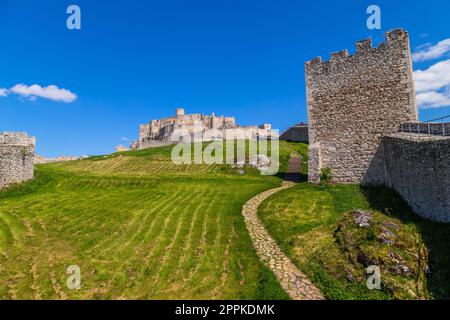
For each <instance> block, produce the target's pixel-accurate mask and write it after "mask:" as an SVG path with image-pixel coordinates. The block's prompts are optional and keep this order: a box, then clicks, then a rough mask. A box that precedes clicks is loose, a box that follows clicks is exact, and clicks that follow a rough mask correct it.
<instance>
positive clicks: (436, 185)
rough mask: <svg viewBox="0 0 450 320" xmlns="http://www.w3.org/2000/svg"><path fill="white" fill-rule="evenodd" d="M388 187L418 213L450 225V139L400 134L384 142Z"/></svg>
mask: <svg viewBox="0 0 450 320" xmlns="http://www.w3.org/2000/svg"><path fill="white" fill-rule="evenodd" d="M382 153H383V155H384V159H385V166H386V167H385V169H386V170H385V172H386V184H387V185H388V186H390V187H392V188H394V189H395V190H397V192H398V193H400V194H401V195H402V197H403V198H404V199H405V200H406V201H407V202H408V203H409V204H410V206H411V207H412V209H413V210H414V212H416V213H417V214H419V215H421V216H423V217H425V218H428V219H432V220H435V221H441V222H450V137H443V136H442V137H438V136H436V137H431V138H430V137H424V136H423V135H422V136H419V135H417V134H413V135H410V134H409V133H403V134H402V133H398V134H394V135H390V136H388V137H385V138H384V139H383V145H382Z"/></svg>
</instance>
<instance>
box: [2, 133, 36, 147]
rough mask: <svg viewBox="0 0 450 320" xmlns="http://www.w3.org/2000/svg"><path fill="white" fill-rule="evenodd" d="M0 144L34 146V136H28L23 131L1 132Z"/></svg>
mask: <svg viewBox="0 0 450 320" xmlns="http://www.w3.org/2000/svg"><path fill="white" fill-rule="evenodd" d="M0 144H2V145H18V146H24V147H28V146H33V147H34V146H35V145H36V138H35V137H30V136H29V135H28V134H27V133H25V132H1V133H0Z"/></svg>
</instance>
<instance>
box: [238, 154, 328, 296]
mask: <svg viewBox="0 0 450 320" xmlns="http://www.w3.org/2000/svg"><path fill="white" fill-rule="evenodd" d="M291 161H292V163H291ZM298 161H300V163H301V159H299V158H298V157H291V159H290V160H289V162H290V164H292V167H294V166H295V165H296V163H297V162H298ZM297 168H299V166H297ZM291 173H293V172H291ZM297 174H298V175H299V174H300V172H297ZM290 176H292V175H286V178H289V177H290ZM294 185H295V183H294V182H292V181H284V182H283V184H282V185H281V187H278V188H275V189H271V190H267V191H264V192H262V193H260V194H258V195H257V196H255V197H254V198H252V199H250V200H249V201H247V203H246V204H245V205H244V207H243V208H242V215H243V216H244V220H245V224H246V225H247V229H248V231H249V234H250V237H251V239H252V242H253V245H254V247H255V249H256V252H257V254H258V256H259V258H260V259H261V260H262V261H263V262H264V263H265V264H266V265H267V266H268V267H269V268H270V269H271V270H272V271H273V273H274V274H275V276H276V277H277V278H278V281H279V282H280V284H281V286H282V288H283V289H284V290H285V291H286V292H287V293H288V294H289V296H290V297H291V298H292V299H294V300H323V299H325V297H324V296H323V294H322V293H321V292H320V290H319V289H317V288H316V287H315V286H314V285H313V284H312V283H311V282H310V281H309V280H308V278H307V277H306V276H305V275H304V274H303V273H302V272H301V271H300V270H298V269H297V267H296V266H295V265H294V264H293V263H292V262H291V260H289V258H288V257H287V256H286V255H285V254H284V253H283V251H282V250H281V248H280V247H279V246H278V244H277V243H276V242H275V240H274V239H273V238H272V237H271V236H270V234H269V233H268V232H267V230H266V229H265V228H264V225H263V224H262V223H261V221H260V220H259V218H258V214H257V212H258V207H259V206H260V205H261V203H262V202H263V201H264V200H266V199H267V198H269V197H270V196H272V195H274V194H275V193H277V192H279V191H281V190H285V189H289V188H291V187H293V186H294Z"/></svg>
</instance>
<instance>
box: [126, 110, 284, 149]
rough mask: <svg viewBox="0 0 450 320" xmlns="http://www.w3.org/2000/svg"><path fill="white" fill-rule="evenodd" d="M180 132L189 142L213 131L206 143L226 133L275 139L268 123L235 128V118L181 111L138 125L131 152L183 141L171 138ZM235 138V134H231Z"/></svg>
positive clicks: (176, 137) (224, 135) (177, 137)
mask: <svg viewBox="0 0 450 320" xmlns="http://www.w3.org/2000/svg"><path fill="white" fill-rule="evenodd" d="M177 129H178V130H181V131H183V132H184V133H185V136H189V137H190V138H191V141H197V140H200V138H203V139H204V133H205V132H206V131H210V132H212V134H209V135H208V140H217V139H223V140H225V139H227V135H226V134H225V132H226V130H228V132H231V131H233V130H235V132H237V133H239V134H238V135H242V136H243V137H246V138H248V137H251V138H255V139H256V138H258V137H272V136H277V134H276V132H274V131H273V130H272V126H271V125H270V124H263V125H261V126H244V127H241V126H238V125H237V124H236V121H235V118H234V117H225V116H216V115H215V114H214V113H213V114H211V115H203V114H185V112H184V109H182V108H179V109H177V110H176V113H175V116H173V117H168V118H164V119H159V120H152V121H150V123H148V124H142V125H140V126H139V141H138V142H133V144H132V145H131V148H132V149H145V148H149V147H156V146H161V145H167V144H172V143H177V142H179V141H180V140H183V141H184V138H185V137H184V136H182V137H180V136H178V135H174V133H175V131H176V130H177ZM233 136H234V137H236V135H233Z"/></svg>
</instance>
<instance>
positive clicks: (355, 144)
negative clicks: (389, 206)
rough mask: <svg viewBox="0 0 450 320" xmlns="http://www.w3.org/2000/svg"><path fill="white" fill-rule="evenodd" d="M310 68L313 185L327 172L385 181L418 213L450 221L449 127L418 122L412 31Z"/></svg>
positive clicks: (344, 178)
mask: <svg viewBox="0 0 450 320" xmlns="http://www.w3.org/2000/svg"><path fill="white" fill-rule="evenodd" d="M305 67H306V87H307V109H308V118H309V119H308V123H309V142H310V146H309V181H310V182H313V183H318V182H320V180H321V176H323V173H324V172H326V171H327V172H330V173H331V176H332V178H331V179H332V181H333V182H336V183H363V184H375V185H380V184H384V185H387V186H390V187H393V188H395V189H396V190H397V191H398V192H399V193H400V194H401V195H402V196H403V198H404V199H405V200H406V201H408V202H409V204H410V205H411V207H412V208H413V209H414V211H415V212H417V213H418V214H420V215H422V216H424V217H427V218H430V219H434V220H438V221H447V222H450V161H449V159H450V136H449V133H450V132H449V130H448V129H447V128H449V127H450V126H449V124H442V126H441V124H437V123H422V124H421V123H419V121H418V113H417V107H416V100H415V89H414V80H413V68H412V59H411V51H410V44H409V35H408V33H407V32H406V31H403V30H394V31H391V32H388V33H386V42H384V43H381V44H380V45H379V46H378V47H377V48H374V47H372V42H371V40H370V39H367V40H362V41H359V42H357V44H356V52H355V54H353V55H349V53H348V51H347V50H344V51H341V52H337V53H333V54H332V55H331V60H330V61H326V62H324V61H322V58H320V57H319V58H315V59H313V60H311V61H309V62H306V64H305ZM404 128H407V132H408V133H405V132H399V131H404ZM436 133H437V134H436ZM324 169H327V170H326V171H324Z"/></svg>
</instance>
